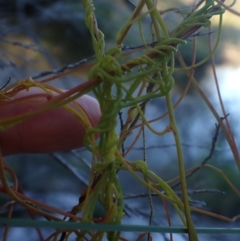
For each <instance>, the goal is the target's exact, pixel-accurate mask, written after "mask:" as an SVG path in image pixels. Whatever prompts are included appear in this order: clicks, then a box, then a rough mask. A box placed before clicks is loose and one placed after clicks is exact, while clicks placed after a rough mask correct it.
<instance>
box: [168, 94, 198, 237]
mask: <svg viewBox="0 0 240 241" xmlns="http://www.w3.org/2000/svg"><path fill="white" fill-rule="evenodd" d="M166 102H167V107H168V113H169V119H170V125H171V127H172V132H173V135H174V139H175V142H176V148H177V155H178V165H179V172H180V179H181V187H182V196H183V204H184V211H185V215H186V221H187V228H188V235H189V240H190V241H197V240H198V237H197V233H196V230H195V227H194V225H193V221H192V217H191V212H190V207H189V201H188V192H187V181H186V174H185V169H184V158H183V153H182V146H181V140H180V135H179V133H178V129H177V123H176V120H175V115H174V110H173V105H172V100H171V96H170V93H168V94H167V95H166Z"/></svg>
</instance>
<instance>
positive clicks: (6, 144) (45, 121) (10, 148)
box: [0, 87, 101, 156]
mask: <svg viewBox="0 0 240 241" xmlns="http://www.w3.org/2000/svg"><path fill="white" fill-rule="evenodd" d="M53 95H57V93H54V94H53ZM23 97H24V101H19V102H16V101H14V103H13V104H9V102H8V104H7V105H4V102H3V101H2V102H1V105H0V116H2V117H3V118H9V117H13V116H17V115H20V114H24V113H27V112H28V111H32V110H36V109H38V108H40V107H41V106H42V105H44V104H45V103H46V102H47V101H49V99H50V97H51V95H50V94H47V93H45V92H44V91H43V90H41V89H40V88H37V87H32V88H30V90H29V91H26V90H23V91H20V92H19V93H18V94H16V95H15V96H14V97H13V100H17V99H20V98H23ZM76 102H77V103H78V104H79V105H80V106H81V107H82V108H83V109H84V111H85V112H86V113H87V115H88V117H89V121H90V123H91V125H92V126H96V125H97V123H98V121H99V119H100V117H101V112H100V107H99V104H98V102H97V100H96V99H94V98H93V97H91V96H89V95H83V96H81V97H80V98H78V99H77V100H76ZM72 106H74V105H72ZM85 133H86V130H85V128H84V126H83V125H82V124H81V121H80V120H79V119H78V118H77V117H76V116H75V115H73V114H72V113H71V112H70V111H68V110H67V109H66V108H64V107H59V108H56V109H53V110H48V111H46V112H43V113H40V114H37V115H35V116H32V117H30V118H28V119H26V120H24V121H23V122H21V123H19V124H16V125H14V126H13V127H11V128H10V129H8V130H6V131H3V132H0V148H1V151H2V155H3V156H7V155H12V154H20V153H48V152H56V151H67V150H71V149H76V148H79V147H82V146H83V139H84V136H85ZM96 138H97V136H96Z"/></svg>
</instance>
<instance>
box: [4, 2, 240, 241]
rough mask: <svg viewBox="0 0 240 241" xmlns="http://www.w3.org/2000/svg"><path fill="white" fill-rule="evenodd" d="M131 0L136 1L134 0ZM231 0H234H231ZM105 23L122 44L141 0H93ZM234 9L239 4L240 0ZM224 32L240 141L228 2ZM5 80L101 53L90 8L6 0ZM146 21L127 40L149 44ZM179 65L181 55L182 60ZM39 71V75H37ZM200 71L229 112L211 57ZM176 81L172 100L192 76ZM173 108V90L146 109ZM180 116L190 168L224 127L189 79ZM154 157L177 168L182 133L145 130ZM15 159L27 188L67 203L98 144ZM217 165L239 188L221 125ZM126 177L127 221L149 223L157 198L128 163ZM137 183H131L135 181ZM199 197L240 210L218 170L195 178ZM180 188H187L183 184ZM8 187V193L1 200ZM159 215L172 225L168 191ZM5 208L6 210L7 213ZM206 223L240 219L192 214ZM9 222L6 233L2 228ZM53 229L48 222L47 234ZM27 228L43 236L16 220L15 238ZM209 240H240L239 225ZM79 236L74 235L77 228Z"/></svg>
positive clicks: (173, 172)
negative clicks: (169, 104)
mask: <svg viewBox="0 0 240 241" xmlns="http://www.w3.org/2000/svg"><path fill="white" fill-rule="evenodd" d="M132 3H137V1H134V0H132ZM193 4H194V1H190V0H189V1H187V0H184V1H175V0H170V1H159V2H158V6H159V9H160V10H165V9H168V8H172V7H173V6H174V7H175V8H180V9H181V11H182V12H188V11H190V9H191V6H193ZM225 4H227V5H229V4H231V1H225ZM94 5H95V8H96V17H97V20H98V26H99V28H100V29H101V30H102V32H103V33H104V35H105V40H106V50H107V49H108V48H109V47H111V46H114V45H115V35H116V33H117V32H118V30H119V29H120V28H121V27H122V26H123V24H124V23H125V20H126V19H127V18H128V17H129V16H130V14H131V12H132V10H133V7H134V6H133V5H132V4H131V3H130V2H129V1H125V0H118V1H111V0H98V1H94ZM233 8H234V10H236V11H240V2H239V1H236V4H235V5H234V7H233ZM181 19H182V16H181V15H180V14H178V13H176V12H174V11H172V12H169V13H167V14H165V15H164V21H165V23H166V25H167V26H168V28H169V30H170V31H171V30H173V29H174V28H175V27H176V26H177V24H178V23H179V21H181ZM223 21H224V23H223V27H222V35H221V41H220V44H219V47H218V50H217V52H216V54H215V63H216V69H217V76H218V81H219V84H220V88H221V94H222V97H223V100H224V103H225V107H226V111H227V113H229V114H230V115H229V120H230V123H231V126H232V131H233V133H234V135H235V138H236V143H237V145H238V147H239V140H240V135H239V127H240V122H239V118H240V110H239V106H240V105H239V103H240V83H239V80H240V57H239V56H240V44H239V39H240V24H239V23H240V18H239V17H237V16H235V15H233V14H232V13H229V12H228V11H226V13H225V14H224V18H223ZM0 23H1V29H0V53H1V54H0V72H1V79H0V86H3V85H4V84H5V83H6V82H7V80H8V79H9V77H10V78H11V80H10V81H11V83H14V82H15V81H18V80H23V79H26V78H27V77H29V76H33V77H36V78H35V79H36V80H38V79H41V76H43V75H44V74H43V73H44V72H46V71H52V70H56V71H57V70H59V69H61V68H62V67H64V66H66V65H69V64H72V63H76V62H78V61H80V60H82V59H85V58H88V57H90V56H92V55H93V54H94V52H93V48H92V42H91V38H90V35H89V32H88V29H87V28H86V26H85V23H84V10H83V6H82V4H81V1H79V0H65V1H64V0H52V1H47V0H34V1H33V0H8V1H5V0H0ZM142 23H143V27H144V33H145V37H146V39H147V41H148V42H151V33H150V32H149V29H150V25H151V20H150V18H148V17H146V18H144V19H143V21H142ZM138 31H139V29H138V27H137V25H136V26H134V27H133V28H132V29H131V31H130V32H129V35H128V36H127V38H126V40H125V41H124V45H126V46H131V47H134V46H138V45H141V44H142V40H141V38H140V35H139V32H138ZM207 32H208V29H200V30H199V31H198V33H200V36H198V37H197V58H196V62H198V61H200V60H202V59H203V58H204V57H206V56H207V55H208V53H209V48H208V36H207V35H204V33H207ZM217 32H218V17H213V18H212V38H213V42H214V41H216V36H217ZM179 50H180V51H181V53H182V55H183V57H184V59H185V61H186V63H188V64H190V63H191V58H192V39H191V38H190V39H188V44H187V45H186V46H184V47H180V49H179ZM176 65H177V66H178V63H176ZM38 77H39V78H38ZM195 77H196V79H197V80H198V82H199V84H200V85H201V87H202V88H203V90H204V91H205V93H206V95H207V96H208V98H209V99H210V100H211V102H212V104H213V105H214V107H215V108H216V109H217V110H218V111H219V114H220V115H221V112H220V104H219V101H218V98H217V92H216V87H215V84H214V79H213V74H212V68H211V65H210V61H208V62H206V63H205V64H204V65H202V66H201V67H199V68H197V69H196V71H195ZM86 79H87V71H85V72H84V71H81V73H75V74H74V75H71V76H67V77H63V78H61V79H58V80H54V81H52V82H50V83H51V84H52V85H54V86H57V87H60V88H64V89H69V88H72V87H73V86H75V85H78V84H79V83H81V82H83V81H85V80H86ZM175 80H176V83H175V87H174V90H173V91H172V98H173V101H174V102H176V101H177V100H178V98H179V97H180V95H181V93H182V91H183V89H184V88H185V86H186V83H187V80H188V79H187V77H186V76H185V75H183V74H179V75H176V76H175ZM165 110H166V107H165V101H164V98H161V99H156V100H152V101H150V102H149V103H148V105H147V109H146V115H147V117H148V119H152V118H154V117H157V116H159V115H160V114H161V113H164V112H165ZM123 117H124V113H123ZM176 118H177V122H178V126H179V129H180V134H181V138H182V143H183V150H184V156H185V161H186V168H190V167H192V166H195V165H197V164H200V163H201V162H202V161H203V160H204V159H205V158H206V157H207V156H208V155H209V152H210V148H211V143H212V138H213V136H214V133H215V130H216V127H215V123H216V120H215V119H214V117H213V116H212V114H211V112H210V111H209V110H208V108H207V106H206V105H205V103H204V102H203V101H202V99H201V98H200V96H199V95H198V94H197V92H196V90H195V89H194V88H192V87H190V90H189V92H188V94H187V96H186V97H185V98H184V100H183V101H182V103H181V104H180V106H179V107H178V108H177V109H176ZM167 124H168V120H167V119H166V118H165V119H163V120H161V121H158V122H154V123H153V127H154V128H156V129H158V130H162V129H164V128H165V127H166V125H167ZM134 135H135V133H133V136H132V137H130V138H129V139H128V140H127V141H126V143H125V146H126V147H127V146H129V145H130V144H131V141H132V140H133V138H134ZM142 143H143V142H142V139H141V138H140V140H139V141H138V142H137V144H136V146H135V148H134V149H133V150H132V151H131V152H130V153H129V154H128V156H127V159H128V160H141V159H143V149H142V146H143V144H142ZM146 147H147V153H146V154H147V161H148V165H149V167H150V169H153V170H154V171H155V173H156V174H158V175H159V176H160V177H161V178H162V179H164V180H169V179H171V178H173V177H175V176H177V175H178V165H177V160H176V153H175V151H176V150H175V146H174V140H173V138H172V136H171V135H170V134H169V135H166V136H164V137H157V136H154V135H153V134H152V133H150V132H149V131H148V130H146ZM6 160H7V162H8V163H9V165H10V166H11V168H12V169H13V170H14V171H15V172H16V174H17V177H18V179H19V183H20V185H21V188H22V189H23V191H24V193H25V194H26V195H29V196H30V197H33V198H35V199H37V200H39V201H42V202H45V203H47V204H50V205H53V206H56V207H58V208H60V209H63V210H65V211H68V210H71V208H72V207H73V206H74V205H76V204H77V203H78V198H79V196H80V193H81V190H82V189H83V188H85V187H86V185H87V183H88V174H89V168H90V165H91V162H90V160H91V157H90V153H88V152H87V151H86V150H85V149H84V148H82V149H80V150H73V151H71V152H64V153H49V154H44V155H43V154H39V155H30V154H28V155H15V156H9V157H7V158H6ZM209 163H210V164H211V165H214V166H216V167H218V168H219V169H220V170H222V171H224V173H225V174H226V175H227V176H228V177H229V178H230V180H231V181H232V182H233V184H234V185H236V187H237V188H240V184H239V183H240V182H239V170H238V169H237V166H236V163H235V161H234V158H233V155H232V153H231V150H230V148H229V146H228V144H227V141H226V140H225V137H224V135H223V134H222V133H221V132H220V134H219V136H218V140H217V144H216V148H215V152H214V155H213V157H212V158H211V159H210V160H209ZM119 179H120V181H121V184H122V188H123V192H124V195H125V209H126V211H127V213H128V215H126V216H125V217H124V218H123V223H127V224H146V225H147V224H148V218H149V200H148V197H147V190H146V189H145V188H144V187H142V186H141V185H140V184H138V183H137V182H136V181H135V180H134V179H133V177H131V176H130V175H129V174H127V173H126V172H123V171H122V172H119ZM129 183H131V185H129ZM188 186H189V192H190V198H191V205H193V206H197V207H200V208H202V209H205V210H208V211H211V212H215V213H217V214H220V215H225V216H227V217H230V218H231V217H233V216H235V215H238V214H240V198H239V197H238V196H237V195H236V194H235V193H234V192H233V191H232V190H231V189H230V188H229V186H228V184H227V183H226V181H225V180H224V179H223V178H222V177H221V176H220V175H219V174H217V173H216V172H213V171H210V170H209V169H202V170H200V171H198V172H197V173H196V174H194V175H193V176H192V177H190V178H189V179H188ZM174 190H176V191H180V187H179V186H177V187H176V188H175V189H174ZM7 200H8V197H7V196H5V195H3V194H0V206H1V205H2V204H4V203H5V202H6V201H7ZM153 208H154V216H153V225H160V226H166V225H167V221H166V214H165V210H164V207H163V206H162V202H161V200H159V198H155V197H153ZM5 216H6V213H5V212H4V210H3V211H2V212H0V217H5ZM13 217H17V218H28V214H27V213H26V211H25V210H24V209H23V208H21V207H20V206H17V205H16V206H15V210H14V215H13ZM193 219H194V222H195V224H196V226H197V227H202V226H204V227H205V226H207V227H229V228H230V227H239V224H240V222H239V221H237V222H235V223H228V222H224V221H220V220H218V219H216V218H210V217H206V216H204V215H202V214H195V213H194V214H193ZM172 225H173V226H178V225H180V221H179V219H178V218H177V216H176V215H175V214H174V211H173V212H172ZM1 232H2V231H1V229H0V235H1ZM49 232H50V231H49V230H44V229H43V230H42V233H43V235H44V236H46V235H47V234H49ZM123 236H124V237H126V238H128V239H129V240H134V239H136V237H137V236H138V234H136V233H124V234H123ZM20 237H21V239H23V238H24V240H26V241H28V240H39V237H38V235H37V232H36V230H34V229H22V228H21V229H20V228H11V229H10V231H9V238H8V240H9V241H14V240H17V239H19V238H20ZM199 238H200V240H203V241H204V240H230V239H231V240H239V236H238V235H236V234H235V235H230V234H228V235H227V234H224V235H223V234H211V235H203V234H201V235H199ZM168 239H169V236H168V235H164V234H153V240H168ZM72 240H75V238H74V237H73V238H72ZM174 240H176V241H179V240H186V236H185V235H175V238H174Z"/></svg>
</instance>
